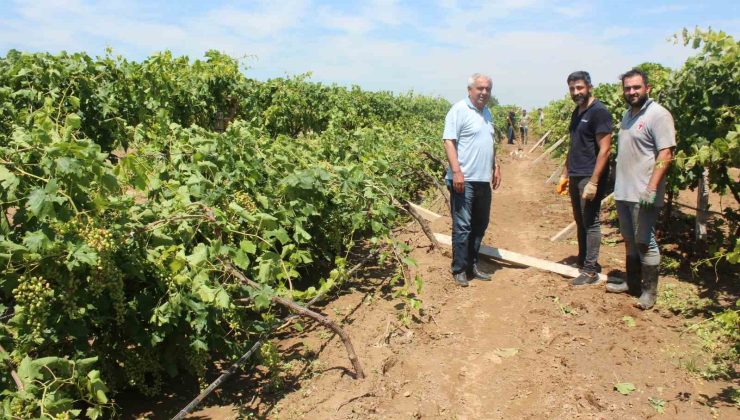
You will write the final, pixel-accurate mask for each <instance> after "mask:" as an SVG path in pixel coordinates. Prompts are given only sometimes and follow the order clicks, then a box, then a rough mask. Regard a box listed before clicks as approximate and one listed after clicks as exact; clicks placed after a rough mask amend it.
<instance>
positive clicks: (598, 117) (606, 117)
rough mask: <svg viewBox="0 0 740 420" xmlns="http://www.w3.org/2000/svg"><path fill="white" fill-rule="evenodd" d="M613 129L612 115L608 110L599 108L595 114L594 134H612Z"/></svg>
mask: <svg viewBox="0 0 740 420" xmlns="http://www.w3.org/2000/svg"><path fill="white" fill-rule="evenodd" d="M613 129H614V122H613V121H612V114H611V113H610V112H609V110H607V109H606V108H599V109H598V112H596V113H595V114H594V133H596V134H611V132H612V130H613Z"/></svg>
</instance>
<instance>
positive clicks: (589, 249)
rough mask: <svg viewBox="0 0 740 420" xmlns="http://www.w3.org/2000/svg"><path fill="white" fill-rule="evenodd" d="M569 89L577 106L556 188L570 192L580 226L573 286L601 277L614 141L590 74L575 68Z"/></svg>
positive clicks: (570, 77) (570, 78) (606, 111)
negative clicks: (603, 226)
mask: <svg viewBox="0 0 740 420" xmlns="http://www.w3.org/2000/svg"><path fill="white" fill-rule="evenodd" d="M567 83H568V90H569V91H570V97H571V98H572V99H573V102H575V103H576V108H575V109H574V110H573V113H572V114H571V117H570V126H569V131H570V146H569V148H568V157H567V158H566V160H565V167H564V168H563V174H562V175H561V177H560V182H559V183H558V187H557V189H556V191H557V192H558V193H564V192H565V189H566V188H567V189H568V190H569V193H570V203H571V206H572V208H573V218H574V219H575V222H576V227H577V230H578V266H579V268H580V274H579V275H578V277H576V278H575V279H573V281H572V282H571V284H572V285H573V286H584V285H589V284H594V283H597V282H598V281H599V271H601V267H600V266H599V263H598V260H599V247H600V245H601V223H600V220H599V215H600V210H601V200H602V199H603V198H604V191H605V190H606V184H607V182H606V180H607V177H608V175H609V165H608V163H609V152H610V148H611V141H612V127H613V124H612V116H611V114H610V113H609V110H607V109H606V107H605V106H604V104H602V103H601V101H599V100H598V99H596V98H594V97H593V96H592V92H591V90H592V88H593V86H592V85H591V76H590V75H589V74H588V73H587V72H585V71H576V72H573V73H571V74H570V75H569V76H568V78H567Z"/></svg>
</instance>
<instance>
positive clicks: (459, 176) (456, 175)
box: [452, 171, 465, 193]
mask: <svg viewBox="0 0 740 420" xmlns="http://www.w3.org/2000/svg"><path fill="white" fill-rule="evenodd" d="M452 189H453V190H455V192H456V193H462V192H463V191H465V176H464V175H463V173H462V171H457V172H454V171H453V172H452Z"/></svg>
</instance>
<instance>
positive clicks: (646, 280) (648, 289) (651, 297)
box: [637, 264, 660, 310]
mask: <svg viewBox="0 0 740 420" xmlns="http://www.w3.org/2000/svg"><path fill="white" fill-rule="evenodd" d="M659 267H660V266H657V265H645V264H643V265H642V295H640V298H639V299H638V300H637V307H638V308H640V309H643V310H645V309H650V308H652V307H653V305H655V300H656V299H657V298H658V269H659Z"/></svg>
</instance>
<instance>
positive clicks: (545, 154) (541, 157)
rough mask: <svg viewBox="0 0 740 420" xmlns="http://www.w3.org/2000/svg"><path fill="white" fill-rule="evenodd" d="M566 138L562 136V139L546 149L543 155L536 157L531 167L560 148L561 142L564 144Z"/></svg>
mask: <svg viewBox="0 0 740 420" xmlns="http://www.w3.org/2000/svg"><path fill="white" fill-rule="evenodd" d="M566 138H567V136H563V138H561V139H560V140H558V141H556V142H555V144H553V145H552V146H550V147H548V148H547V150H545V153H543V154H541V155H540V157H538V158H537V159H535V160H533V161H532V165H534V164H536V163H537V162H539V161H541V160H542V159H544V158H545V156H549V155H550V153H552V151H553V150H555V149H557V147H558V146H560V144H561V143H562V142H564V141H565V139H566Z"/></svg>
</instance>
